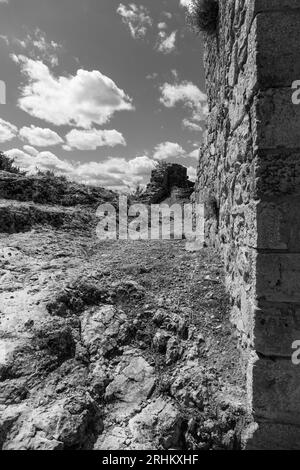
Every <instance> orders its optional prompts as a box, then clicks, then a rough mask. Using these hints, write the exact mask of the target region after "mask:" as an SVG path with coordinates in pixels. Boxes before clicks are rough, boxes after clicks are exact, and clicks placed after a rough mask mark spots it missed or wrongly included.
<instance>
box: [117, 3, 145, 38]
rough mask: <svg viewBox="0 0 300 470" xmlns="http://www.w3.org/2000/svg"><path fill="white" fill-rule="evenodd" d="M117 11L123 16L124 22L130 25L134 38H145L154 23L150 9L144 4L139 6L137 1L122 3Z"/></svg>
mask: <svg viewBox="0 0 300 470" xmlns="http://www.w3.org/2000/svg"><path fill="white" fill-rule="evenodd" d="M117 13H118V14H119V15H120V16H121V17H122V21H123V23H124V24H126V25H127V26H128V28H129V31H130V34H131V36H132V37H133V38H134V39H142V38H144V37H145V36H146V34H147V32H148V30H149V28H151V26H152V23H153V22H152V18H151V17H150V15H149V11H148V9H147V8H146V7H144V6H143V5H140V6H137V5H136V4H135V3H130V4H129V5H128V6H126V5H123V3H120V5H119V6H118V8H117Z"/></svg>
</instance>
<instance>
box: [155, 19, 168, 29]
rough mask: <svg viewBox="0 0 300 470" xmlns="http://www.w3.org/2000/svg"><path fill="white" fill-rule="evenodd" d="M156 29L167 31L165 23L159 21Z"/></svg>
mask: <svg viewBox="0 0 300 470" xmlns="http://www.w3.org/2000/svg"><path fill="white" fill-rule="evenodd" d="M157 27H158V29H167V27H168V26H167V23H165V22H164V21H161V22H160V23H158V25H157Z"/></svg>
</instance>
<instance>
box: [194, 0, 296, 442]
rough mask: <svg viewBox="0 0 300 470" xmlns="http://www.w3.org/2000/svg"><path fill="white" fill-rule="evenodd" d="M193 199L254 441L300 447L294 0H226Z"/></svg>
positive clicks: (214, 44) (212, 42)
mask: <svg viewBox="0 0 300 470" xmlns="http://www.w3.org/2000/svg"><path fill="white" fill-rule="evenodd" d="M219 7H220V14H219V22H218V28H217V32H216V34H214V35H212V36H209V37H207V38H206V39H205V57H204V60H205V65H206V83H207V94H208V102H209V110H210V114H209V118H208V124H207V127H208V129H207V138H206V142H205V145H204V148H203V149H202V151H201V155H200V162H199V168H198V181H197V184H196V200H197V202H204V204H205V216H206V222H205V224H206V225H205V229H206V239H207V243H209V244H213V245H215V246H217V247H218V248H220V249H221V250H222V252H223V253H224V259H225V269H226V279H227V281H226V282H227V287H228V290H229V292H230V294H231V299H232V321H233V323H234V324H235V326H236V328H237V331H238V334H239V342H240V349H241V354H242V357H243V359H244V364H245V367H244V370H243V371H242V373H243V374H244V375H245V381H246V382H247V390H248V406H249V413H250V415H251V416H252V419H253V424H252V425H251V426H250V427H249V428H248V429H247V430H245V432H244V438H245V443H246V444H245V446H246V447H247V448H286V449H293V448H298V449H300V366H295V365H293V364H292V361H291V355H292V352H293V351H292V343H293V341H294V340H297V339H298V340H300V254H299V253H300V250H299V248H300V236H299V235H300V155H299V153H300V106H295V105H293V104H292V99H291V97H292V90H291V84H292V82H293V81H294V80H297V79H300V33H299V31H300V1H299V0H219Z"/></svg>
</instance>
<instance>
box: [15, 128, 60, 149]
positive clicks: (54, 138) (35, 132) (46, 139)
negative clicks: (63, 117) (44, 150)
mask: <svg viewBox="0 0 300 470" xmlns="http://www.w3.org/2000/svg"><path fill="white" fill-rule="evenodd" d="M19 136H20V137H21V139H23V140H26V141H27V142H28V143H29V144H31V145H35V146H37V147H49V146H52V145H58V144H62V143H63V142H64V141H63V139H62V138H61V137H60V136H59V135H58V134H57V133H56V132H54V131H52V130H51V129H42V128H41V127H35V126H33V125H31V126H30V127H22V129H20V132H19Z"/></svg>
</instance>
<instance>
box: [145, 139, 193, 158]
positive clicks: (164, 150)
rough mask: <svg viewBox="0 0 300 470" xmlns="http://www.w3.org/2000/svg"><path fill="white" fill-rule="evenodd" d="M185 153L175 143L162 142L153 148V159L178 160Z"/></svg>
mask: <svg viewBox="0 0 300 470" xmlns="http://www.w3.org/2000/svg"><path fill="white" fill-rule="evenodd" d="M185 155H186V153H185V151H184V150H183V148H182V147H181V145H179V144H177V143H175V142H163V143H161V144H159V145H157V146H156V147H155V152H154V155H153V158H154V159H155V160H167V159H168V158H179V157H183V156H185Z"/></svg>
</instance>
